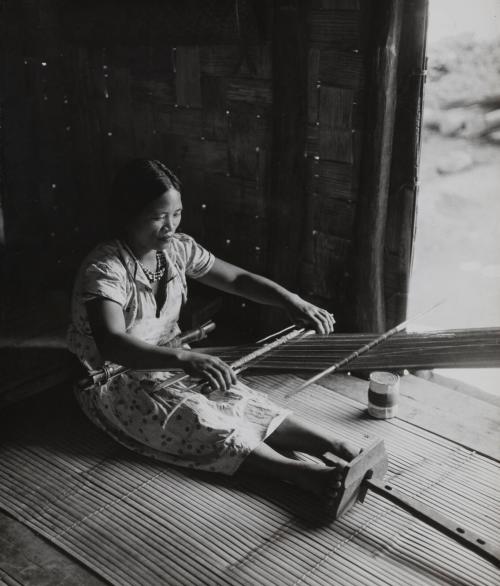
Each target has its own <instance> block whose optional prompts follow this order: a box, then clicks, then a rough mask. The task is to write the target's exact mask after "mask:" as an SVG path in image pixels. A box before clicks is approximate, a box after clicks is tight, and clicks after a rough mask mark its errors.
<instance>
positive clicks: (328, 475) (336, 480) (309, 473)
mask: <svg viewBox="0 0 500 586" xmlns="http://www.w3.org/2000/svg"><path fill="white" fill-rule="evenodd" d="M304 464H305V463H304ZM342 478H343V474H342V469H341V468H340V467H332V466H321V465H320V464H305V465H304V468H303V469H302V470H301V469H300V468H297V474H296V475H295V478H293V479H292V481H293V482H294V484H296V485H297V486H299V487H300V488H302V489H303V490H305V491H307V492H310V493H311V494H313V495H315V496H316V497H318V498H320V499H321V500H322V501H324V502H325V504H331V503H332V502H333V501H335V500H336V499H337V497H338V495H339V492H340V489H341V487H342Z"/></svg>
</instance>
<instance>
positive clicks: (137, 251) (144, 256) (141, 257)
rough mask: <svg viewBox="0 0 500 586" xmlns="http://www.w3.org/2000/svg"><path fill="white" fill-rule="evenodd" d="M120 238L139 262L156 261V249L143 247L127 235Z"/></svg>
mask: <svg viewBox="0 0 500 586" xmlns="http://www.w3.org/2000/svg"><path fill="white" fill-rule="evenodd" d="M122 240H123V242H124V243H125V244H126V245H127V247H128V248H129V250H130V251H131V252H132V254H133V255H134V257H135V258H136V259H137V260H138V261H139V262H141V263H151V264H155V263H156V250H154V249H145V248H144V247H141V246H140V245H138V244H137V243H136V242H134V241H133V240H132V239H130V238H127V237H123V238H122Z"/></svg>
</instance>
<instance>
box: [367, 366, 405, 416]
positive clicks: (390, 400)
mask: <svg viewBox="0 0 500 586" xmlns="http://www.w3.org/2000/svg"><path fill="white" fill-rule="evenodd" d="M398 403H399V376H398V375H397V374H392V372H380V371H376V372H372V373H371V374H370V386H369V387H368V413H369V414H370V415H371V416H372V417H376V418H377V419H390V418H391V417H395V416H396V415H397V412H398Z"/></svg>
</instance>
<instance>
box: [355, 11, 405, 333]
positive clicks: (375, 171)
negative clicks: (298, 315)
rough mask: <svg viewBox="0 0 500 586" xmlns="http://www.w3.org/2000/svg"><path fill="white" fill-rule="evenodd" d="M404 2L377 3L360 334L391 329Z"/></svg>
mask: <svg viewBox="0 0 500 586" xmlns="http://www.w3.org/2000/svg"><path fill="white" fill-rule="evenodd" d="M402 12H403V3H402V2H399V0H384V2H383V3H382V2H380V4H379V3H377V6H376V10H374V15H375V16H376V18H375V21H374V23H373V27H374V42H373V50H372V55H373V60H372V63H371V68H370V69H371V83H370V86H371V88H370V90H369V95H368V103H369V107H368V108H367V118H366V124H365V145H364V149H363V155H362V164H361V165H362V169H361V177H362V182H361V186H360V195H359V202H358V212H357V230H356V258H355V267H354V275H355V313H356V315H355V320H356V324H357V327H358V329H359V330H360V331H372V332H381V331H383V330H385V329H386V323H385V322H386V318H385V299H384V249H385V231H386V219H387V206H388V193H389V178H390V171H391V161H392V140H393V132H394V119H395V112H396V100H397V65H398V53H399V40H400V34H401V23H402Z"/></svg>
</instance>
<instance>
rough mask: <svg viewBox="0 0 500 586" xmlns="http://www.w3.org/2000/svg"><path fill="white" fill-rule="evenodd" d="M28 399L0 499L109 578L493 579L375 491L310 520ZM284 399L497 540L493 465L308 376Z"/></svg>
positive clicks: (278, 380) (8, 443)
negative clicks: (379, 450)
mask: <svg viewBox="0 0 500 586" xmlns="http://www.w3.org/2000/svg"><path fill="white" fill-rule="evenodd" d="M247 382H250V384H252V385H253V386H254V388H258V389H260V390H263V391H265V392H268V393H269V394H270V395H271V396H272V397H273V398H274V399H275V400H276V401H277V402H279V403H283V404H285V400H284V398H283V396H284V389H285V387H286V386H287V385H288V388H290V385H293V386H294V387H296V386H298V384H299V382H300V381H299V380H298V379H296V378H294V377H291V376H289V375H287V376H260V377H253V378H252V379H250V381H247ZM36 399H37V401H38V403H37V402H36V401H31V402H30V403H29V404H28V407H26V406H25V407H23V408H21V407H18V408H17V412H14V413H13V414H12V415H11V417H10V423H9V425H8V426H7V428H6V429H5V432H6V436H7V437H6V438H4V441H3V442H2V444H1V445H0V461H1V465H0V507H1V508H3V509H4V510H5V511H7V512H9V513H10V514H12V515H13V516H14V517H16V518H17V519H18V520H19V521H21V522H22V523H24V524H26V525H27V526H28V527H30V528H31V529H33V530H34V531H35V532H37V533H38V534H40V535H43V536H44V537H46V538H47V539H49V540H50V541H51V542H53V543H54V544H56V545H57V546H58V547H60V548H62V549H63V550H64V551H66V552H67V553H69V554H70V555H72V556H74V557H75V558H77V559H78V560H79V561H80V562H81V563H83V564H84V565H86V566H87V567H89V568H91V569H93V570H94V571H95V572H96V573H97V574H98V575H99V576H101V577H102V578H103V579H105V580H107V581H109V582H110V583H111V584H116V585H134V586H136V585H148V586H157V585H172V586H179V585H184V584H186V585H260V584H262V585H269V584H272V585H281V584H283V585H297V584H300V585H332V584H336V585H337V584H339V585H344V584H345V585H352V586H360V585H365V584H366V585H367V586H368V585H370V586H374V585H375V586H377V585H379V584H380V585H394V584H397V585H403V584H405V585H406V584H408V585H409V584H411V585H420V584H448V585H453V586H457V585H471V586H472V585H473V586H478V585H493V584H495V585H496V584H499V583H500V571H499V570H498V569H496V568H495V567H494V566H493V565H492V564H490V563H489V562H487V561H485V560H483V559H482V558H480V557H479V556H477V555H476V554H474V553H472V552H470V551H468V550H467V549H465V548H463V547H461V546H460V545H458V544H456V543H455V542H454V541H452V540H450V539H449V538H447V537H445V536H444V535H442V534H441V533H440V532H438V531H436V530H434V529H431V528H430V527H428V526H427V525H425V524H424V523H422V522H420V521H417V520H415V519H413V518H412V517H411V516H410V515H408V514H407V513H405V512H404V511H402V510H401V509H399V508H397V507H396V506H394V505H391V504H390V503H388V502H387V501H385V500H384V499H383V498H382V497H379V496H377V495H374V494H371V493H368V496H367V498H366V500H365V503H364V504H358V505H356V506H355V507H354V508H353V509H351V511H350V512H349V513H348V514H347V515H345V516H344V517H343V518H342V519H340V520H339V521H337V522H335V523H333V524H329V525H322V524H321V523H320V522H319V519H318V511H317V510H315V505H314V502H313V500H314V499H310V498H309V497H308V496H307V495H305V494H303V493H301V492H300V491H298V490H296V489H294V488H293V487H292V486H289V485H285V484H281V483H276V482H271V481H267V480H266V481H256V480H252V481H251V482H250V481H248V482H242V481H238V482H237V481H234V480H232V479H224V478H219V477H216V476H213V475H204V474H199V473H192V472H187V471H183V470H180V469H175V468H173V467H167V466H165V465H161V464H158V463H155V462H151V461H149V460H146V459H144V458H141V457H138V456H135V455H133V454H130V453H129V452H127V451H125V450H124V449H122V448H121V447H120V446H118V445H116V444H115V443H114V442H112V441H111V440H109V439H108V438H107V437H106V436H105V435H104V434H102V433H101V432H100V431H99V430H97V429H95V428H94V427H93V426H92V425H91V424H90V423H88V422H87V420H86V419H85V418H84V417H83V415H81V414H80V413H79V411H78V410H77V407H76V405H75V404H74V402H73V401H72V399H71V396H70V394H69V391H67V394H66V396H65V397H63V398H61V397H60V396H58V397H56V399H50V400H47V398H44V399H43V400H44V401H45V402H44V403H41V402H40V401H41V400H42V399H41V398H40V397H38V398H36ZM55 400H57V401H59V402H61V403H62V404H60V405H58V406H57V405H55V404H54V401H55ZM51 401H52V403H51ZM287 405H288V406H290V407H291V408H292V409H293V410H294V411H295V412H296V413H298V414H300V415H302V416H303V417H304V418H306V419H309V420H311V421H315V422H318V423H320V424H321V425H323V426H324V427H327V428H330V429H332V430H335V431H336V432H337V433H338V434H339V435H342V436H345V437H346V438H347V439H349V440H351V441H353V442H354V443H356V444H357V445H359V446H364V445H368V444H369V443H370V442H371V441H373V439H374V438H375V437H383V438H384V439H385V442H386V446H387V450H388V453H389V458H390V466H389V468H390V470H389V474H388V476H387V478H388V479H390V482H391V483H392V484H393V485H394V486H397V487H399V488H401V489H402V490H403V491H404V492H407V493H408V494H411V495H413V496H416V497H417V498H419V499H421V500H422V501H423V502H425V503H427V504H429V505H431V506H433V507H435V508H436V509H438V510H439V511H440V512H442V513H444V514H446V515H448V516H449V517H451V518H453V519H455V520H456V521H457V522H458V523H460V524H463V525H464V526H465V527H468V528H470V529H472V530H474V531H476V532H477V533H479V534H480V535H481V536H482V537H483V539H485V540H488V539H491V540H495V539H498V536H499V535H500V518H499V517H500V516H499V510H500V507H499V505H500V502H499V500H500V497H499V493H498V487H499V486H500V474H499V467H498V465H497V463H496V462H494V461H492V460H490V459H487V458H484V457H482V456H480V455H477V454H475V453H474V452H471V451H470V450H467V449H465V448H463V447H461V446H458V445H457V444H453V443H451V442H448V441H446V440H444V439H442V438H440V437H437V436H434V435H432V434H430V433H428V432H426V431H425V430H422V429H419V428H416V427H413V426H411V425H410V424H407V423H405V422H403V421H399V420H397V419H395V420H389V421H377V420H373V419H370V418H368V417H367V416H366V414H365V409H364V407H363V406H362V405H360V404H359V403H356V402H354V401H351V400H349V399H347V398H345V397H342V396H340V395H337V394H336V393H333V392H332V391H329V390H327V389H325V388H324V387H321V386H318V385H316V386H312V387H309V388H308V389H307V390H305V391H303V392H302V393H299V394H298V395H296V396H295V397H294V398H293V399H292V400H290V401H289V402H288V403H287ZM28 409H30V410H31V411H32V412H31V413H29V412H28V411H27V410H28ZM55 411H58V412H62V413H64V416H63V417H60V416H58V417H55V416H54V412H55ZM34 415H36V421H35V423H33V419H34Z"/></svg>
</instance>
